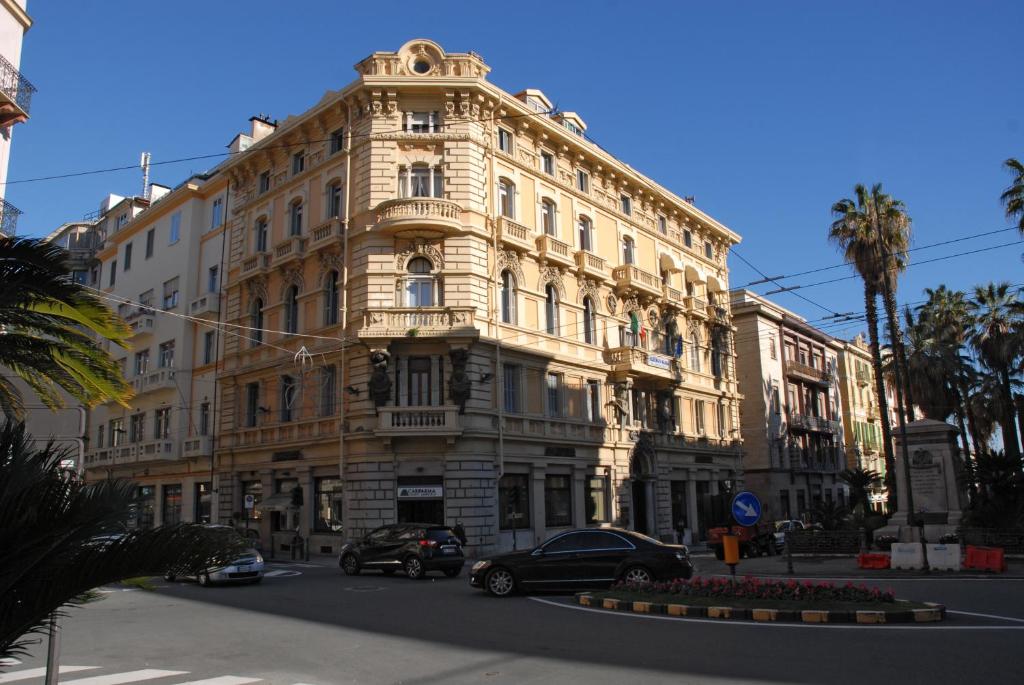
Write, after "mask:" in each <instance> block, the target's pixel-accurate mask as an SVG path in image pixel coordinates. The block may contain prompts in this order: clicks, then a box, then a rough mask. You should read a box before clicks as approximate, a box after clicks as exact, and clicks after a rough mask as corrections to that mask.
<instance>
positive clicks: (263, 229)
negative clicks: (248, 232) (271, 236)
mask: <svg viewBox="0 0 1024 685" xmlns="http://www.w3.org/2000/svg"><path fill="white" fill-rule="evenodd" d="M267 233H268V230H267V217H265V216H261V217H260V218H259V219H256V226H255V227H254V228H253V245H254V246H255V247H256V252H266V251H267V239H268V235H267Z"/></svg>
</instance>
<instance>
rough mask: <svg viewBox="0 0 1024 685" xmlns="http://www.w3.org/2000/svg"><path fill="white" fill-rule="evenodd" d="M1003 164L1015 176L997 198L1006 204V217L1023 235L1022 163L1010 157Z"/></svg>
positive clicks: (1023, 168)
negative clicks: (1015, 224) (1015, 223)
mask: <svg viewBox="0 0 1024 685" xmlns="http://www.w3.org/2000/svg"><path fill="white" fill-rule="evenodd" d="M1003 166H1004V167H1006V170H1007V171H1009V172H1010V173H1011V174H1014V175H1015V176H1014V179H1013V181H1012V182H1011V183H1010V187H1009V188H1007V189H1006V190H1004V191H1003V194H1002V195H1000V196H999V199H1000V200H1002V202H1003V205H1005V206H1006V218H1007V219H1009V220H1010V221H1015V222H1017V228H1018V229H1019V230H1020V232H1021V234H1022V235H1024V164H1021V163H1020V162H1019V161H1018V160H1017V159H1014V158H1013V157H1011V158H1010V159H1008V160H1006V161H1005V162H1003Z"/></svg>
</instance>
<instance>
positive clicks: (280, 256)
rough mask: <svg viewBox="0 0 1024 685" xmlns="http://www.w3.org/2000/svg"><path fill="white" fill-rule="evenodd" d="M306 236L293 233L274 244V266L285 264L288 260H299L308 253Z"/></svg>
mask: <svg viewBox="0 0 1024 685" xmlns="http://www.w3.org/2000/svg"><path fill="white" fill-rule="evenodd" d="M307 242H308V240H307V238H306V237H305V236H301V235H293V236H291V237H289V238H285V239H284V240H282V241H281V242H279V243H278V244H277V245H275V246H274V266H284V265H285V264H287V263H288V262H292V261H297V260H300V259H302V258H303V257H304V256H305V255H306V243H307Z"/></svg>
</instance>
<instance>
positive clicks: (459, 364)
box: [448, 348, 473, 414]
mask: <svg viewBox="0 0 1024 685" xmlns="http://www.w3.org/2000/svg"><path fill="white" fill-rule="evenodd" d="M448 358H449V359H451V362H452V376H451V379H450V380H449V381H448V394H449V396H450V397H451V400H452V402H454V403H455V404H457V405H459V413H460V414H462V413H464V412H465V411H466V400H468V399H469V396H470V394H472V390H473V383H472V381H470V380H469V374H468V373H466V362H468V361H469V350H466V349H463V348H457V349H454V350H452V351H451V352H449V353H448Z"/></svg>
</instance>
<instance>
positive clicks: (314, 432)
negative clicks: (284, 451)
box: [220, 416, 339, 449]
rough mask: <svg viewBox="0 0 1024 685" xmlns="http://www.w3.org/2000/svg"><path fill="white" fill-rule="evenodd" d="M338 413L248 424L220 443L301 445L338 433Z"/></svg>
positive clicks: (242, 446)
mask: <svg viewBox="0 0 1024 685" xmlns="http://www.w3.org/2000/svg"><path fill="white" fill-rule="evenodd" d="M338 425H339V421H338V418H337V417H336V416H314V417H311V418H305V419H302V418H299V419H295V420H294V421H281V422H277V423H271V424H267V425H260V426H246V427H242V428H238V429H236V430H234V431H232V432H230V433H226V434H224V437H223V438H222V441H221V443H220V446H221V447H233V448H238V449H265V448H266V446H267V445H275V446H278V447H281V446H289V447H292V446H298V445H302V444H304V443H309V442H316V441H321V440H325V439H330V438H336V437H337V436H338Z"/></svg>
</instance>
